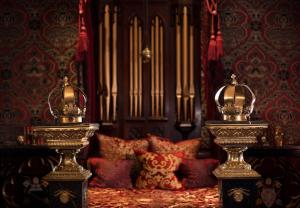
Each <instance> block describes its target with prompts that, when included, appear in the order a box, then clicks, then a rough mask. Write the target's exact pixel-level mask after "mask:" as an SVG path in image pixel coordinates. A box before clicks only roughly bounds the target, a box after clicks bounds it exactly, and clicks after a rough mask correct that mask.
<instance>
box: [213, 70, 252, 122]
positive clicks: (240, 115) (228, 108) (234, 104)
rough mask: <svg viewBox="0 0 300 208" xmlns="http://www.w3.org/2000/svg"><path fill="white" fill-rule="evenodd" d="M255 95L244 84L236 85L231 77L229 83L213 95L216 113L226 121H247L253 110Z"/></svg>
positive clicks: (234, 78) (233, 76) (233, 77)
mask: <svg viewBox="0 0 300 208" xmlns="http://www.w3.org/2000/svg"><path fill="white" fill-rule="evenodd" d="M255 99H256V98H255V95H254V93H253V92H252V90H251V89H250V88H249V87H248V86H247V85H245V84H238V82H237V80H236V76H235V75H234V74H232V75H231V83H230V84H228V85H225V86H222V87H221V88H220V89H219V90H218V91H217V93H216V95H215V101H216V104H217V108H218V111H219V112H220V113H221V114H222V116H223V120H226V121H247V120H249V119H250V114H251V113H252V111H253V108H254V102H255Z"/></svg>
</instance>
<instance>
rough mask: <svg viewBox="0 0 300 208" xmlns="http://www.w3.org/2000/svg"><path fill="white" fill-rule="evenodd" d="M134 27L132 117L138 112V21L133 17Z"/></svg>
mask: <svg viewBox="0 0 300 208" xmlns="http://www.w3.org/2000/svg"><path fill="white" fill-rule="evenodd" d="M133 24H134V26H133V43H134V47H133V55H134V58H133V60H134V67H133V69H134V73H133V76H134V77H133V80H134V81H133V96H134V102H133V103H134V117H136V116H137V112H138V103H137V101H138V79H137V78H138V77H137V76H138V66H139V65H138V19H137V17H134V23H133Z"/></svg>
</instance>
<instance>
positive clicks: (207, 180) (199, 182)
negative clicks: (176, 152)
mask: <svg viewBox="0 0 300 208" xmlns="http://www.w3.org/2000/svg"><path fill="white" fill-rule="evenodd" d="M218 165H219V161H218V160H215V159H199V160H197V159H193V160H186V159H185V160H183V161H182V164H181V166H180V172H181V173H182V175H183V177H184V178H183V180H182V184H183V185H184V187H185V188H201V187H211V186H215V185H216V184H217V180H216V178H215V176H214V175H213V173H212V172H213V170H214V169H216V168H217V166H218Z"/></svg>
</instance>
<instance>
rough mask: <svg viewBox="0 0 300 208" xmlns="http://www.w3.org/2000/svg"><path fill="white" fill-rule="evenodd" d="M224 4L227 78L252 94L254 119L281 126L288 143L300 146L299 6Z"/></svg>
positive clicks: (274, 0) (247, 0) (226, 0)
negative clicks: (233, 76) (234, 79)
mask: <svg viewBox="0 0 300 208" xmlns="http://www.w3.org/2000/svg"><path fill="white" fill-rule="evenodd" d="M221 2H222V4H221V7H220V8H221V12H222V28H223V38H224V49H225V56H224V58H223V60H222V61H223V64H224V66H225V71H226V72H227V77H228V76H229V74H230V73H231V72H234V73H236V75H237V76H238V78H239V79H240V80H241V82H243V83H246V84H248V85H249V86H250V87H251V88H252V89H253V90H254V93H255V94H256V96H257V101H256V106H255V115H254V117H257V118H261V119H265V120H267V121H268V122H269V123H271V124H273V125H280V126H282V127H283V129H284V131H285V136H284V143H285V144H300V133H299V128H300V93H299V92H300V91H299V87H300V79H299V78H300V38H299V32H300V13H299V12H298V11H299V9H300V1H297V0H289V1H286V0H221Z"/></svg>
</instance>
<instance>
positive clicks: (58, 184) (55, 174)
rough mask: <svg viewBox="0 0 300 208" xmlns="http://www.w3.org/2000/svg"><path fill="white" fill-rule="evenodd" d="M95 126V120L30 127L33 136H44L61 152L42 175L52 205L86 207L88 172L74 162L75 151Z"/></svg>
mask: <svg viewBox="0 0 300 208" xmlns="http://www.w3.org/2000/svg"><path fill="white" fill-rule="evenodd" d="M98 128H99V125H98V124H72V125H61V126H35V127H33V134H34V136H35V137H38V138H42V139H44V140H45V142H46V144H47V145H48V147H49V148H51V149H55V150H56V151H57V152H58V153H59V154H60V162H59V164H58V165H57V166H56V167H55V168H54V170H53V171H52V172H50V173H49V174H48V175H46V176H45V177H44V179H45V180H47V181H48V182H49V186H48V188H49V193H50V203H51V207H55V208H62V207H64V208H66V207H82V208H85V207H87V202H86V199H87V195H86V193H87V179H88V178H89V177H90V176H91V173H90V171H88V170H85V169H84V168H83V167H82V166H80V165H79V164H78V163H77V161H76V154H77V153H78V152H79V151H80V149H81V148H83V147H85V146H86V145H87V144H88V138H89V137H91V136H92V135H93V134H94V132H95V131H96V130H97V129H98Z"/></svg>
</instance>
